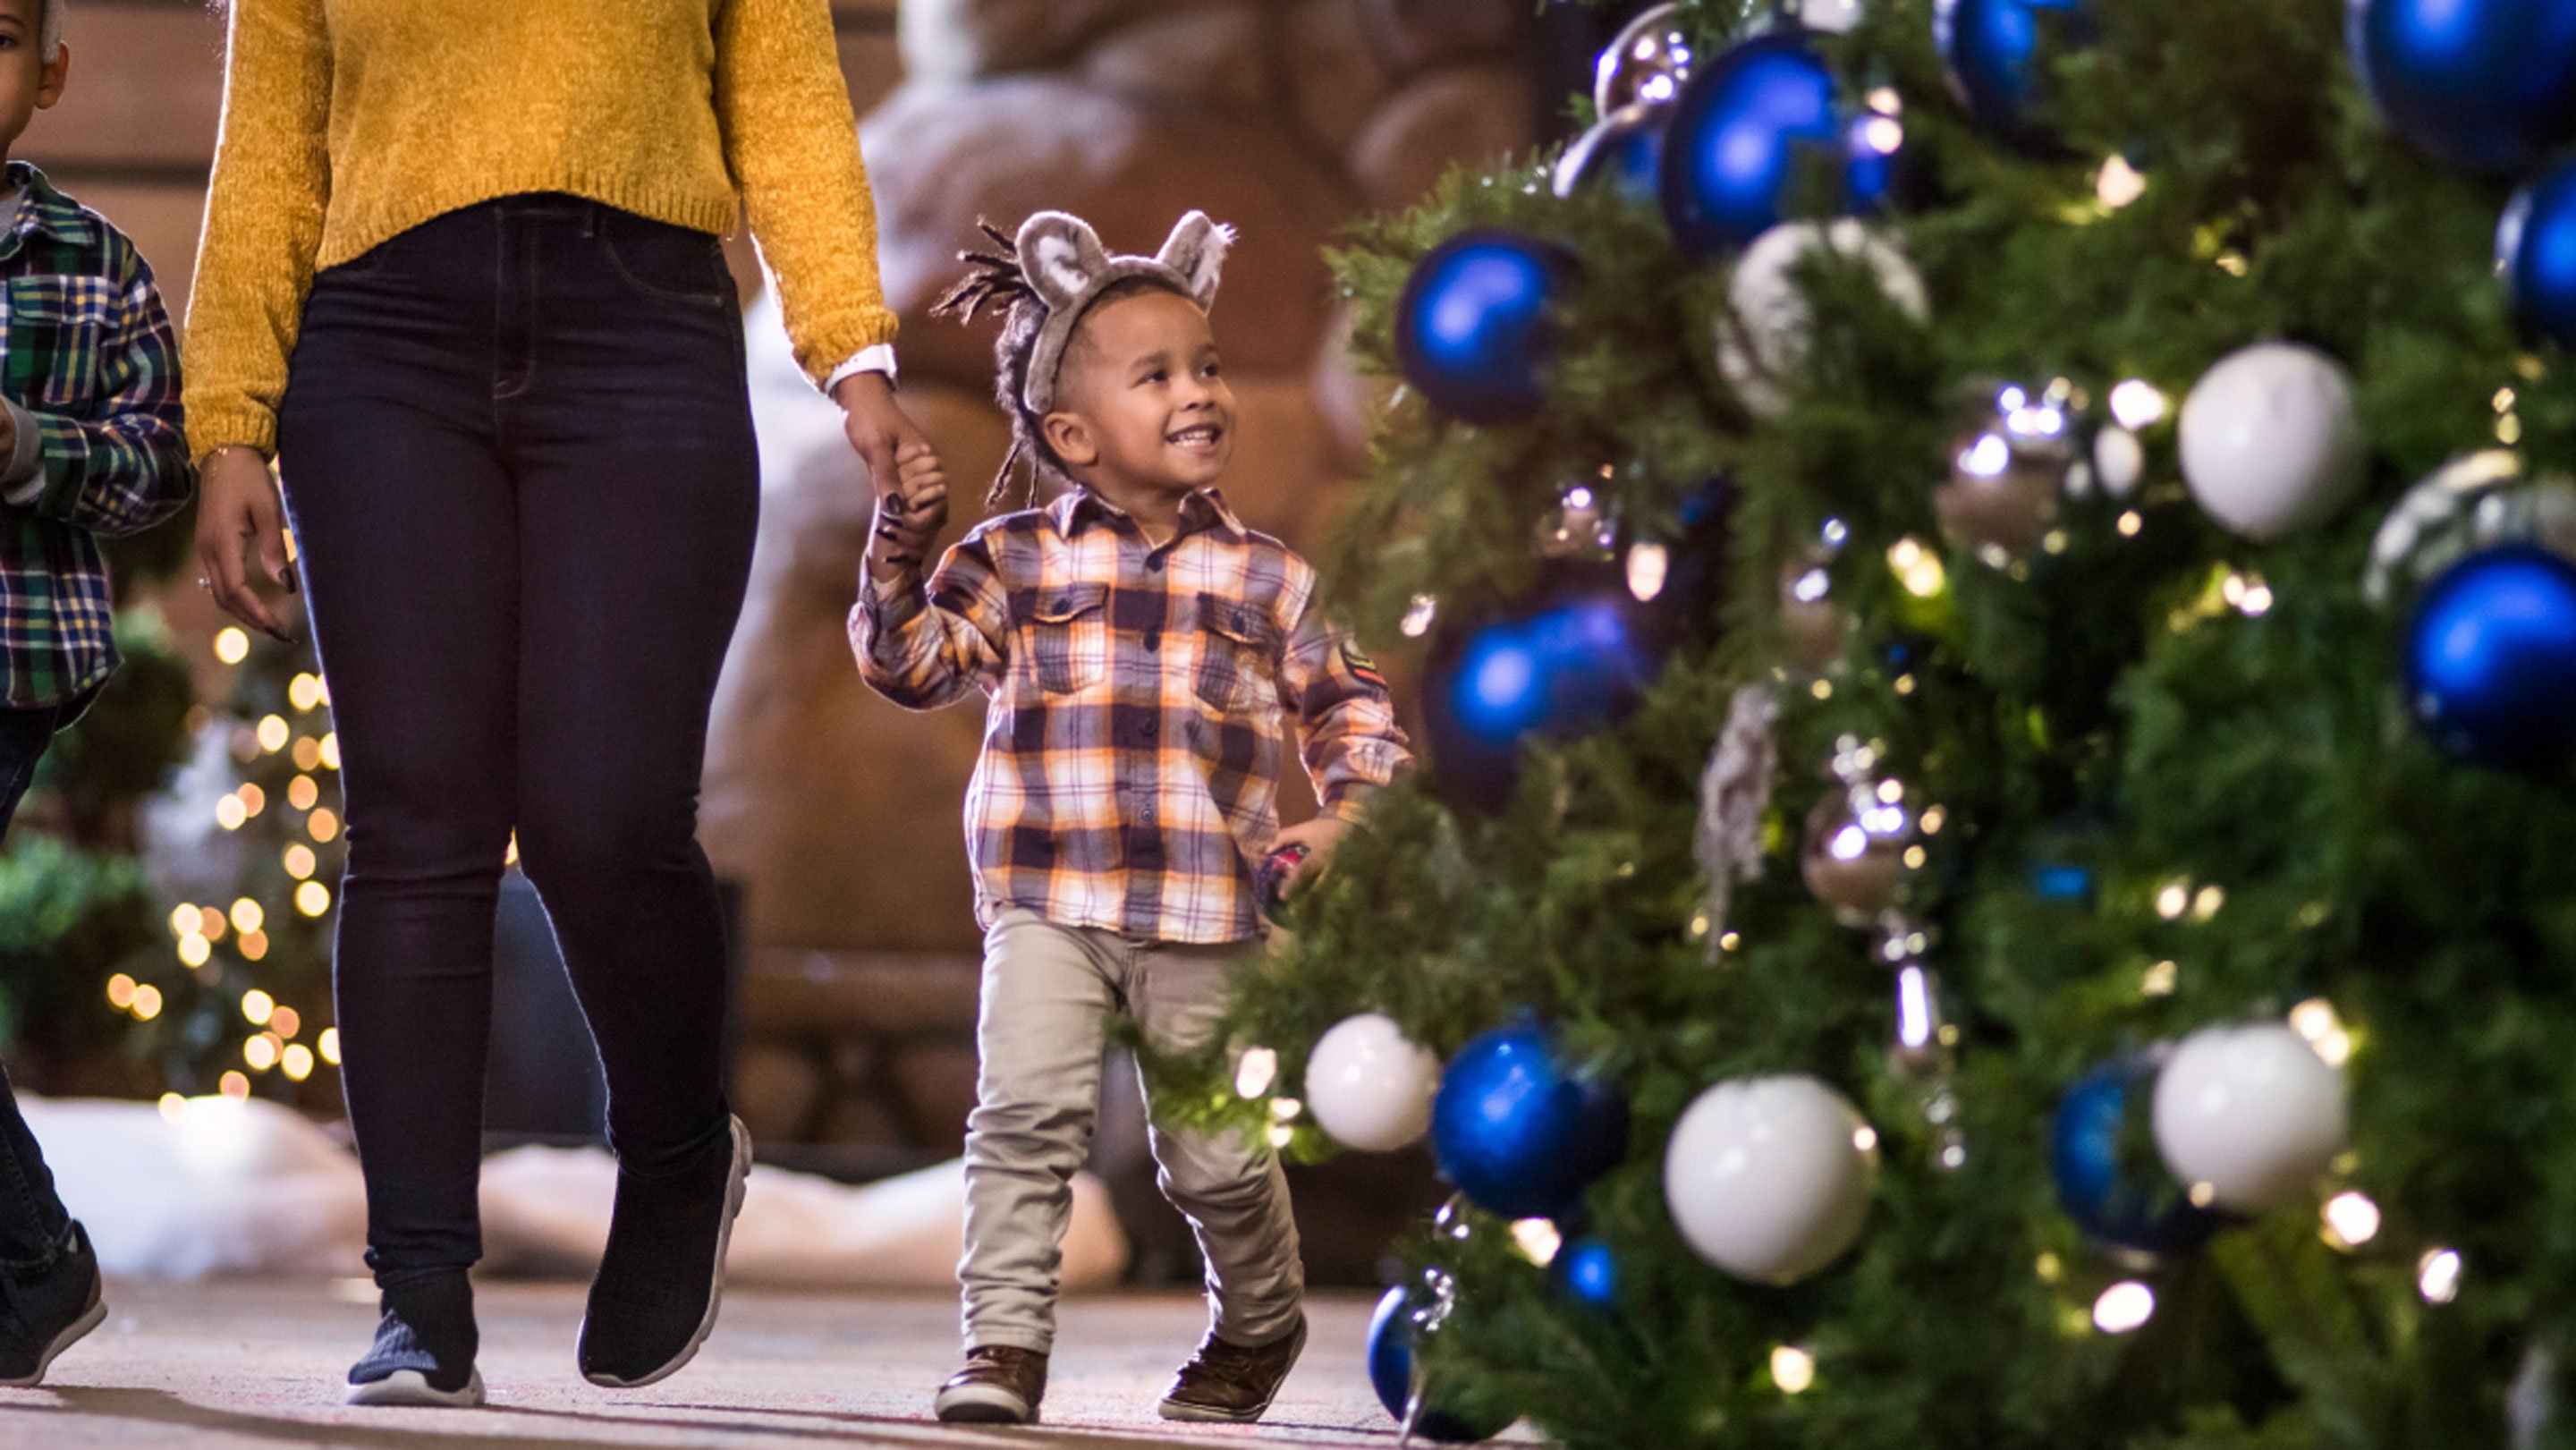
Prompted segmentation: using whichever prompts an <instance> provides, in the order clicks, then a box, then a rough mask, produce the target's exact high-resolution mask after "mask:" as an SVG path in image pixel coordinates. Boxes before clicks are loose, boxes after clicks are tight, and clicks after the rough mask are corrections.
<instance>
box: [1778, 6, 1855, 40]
mask: <svg viewBox="0 0 2576 1450" xmlns="http://www.w3.org/2000/svg"><path fill="white" fill-rule="evenodd" d="M1791 8H1792V9H1794V10H1795V11H1796V12H1797V16H1798V23H1799V24H1801V25H1803V26H1805V27H1807V28H1808V29H1809V30H1828V31H1832V32H1833V33H1834V34H1836V35H1842V34H1847V33H1849V32H1850V31H1851V30H1852V29H1853V28H1854V27H1855V26H1857V25H1859V24H1860V19H1861V11H1862V8H1863V6H1862V0H1798V3H1797V4H1796V5H1794V6H1792V7H1791Z"/></svg>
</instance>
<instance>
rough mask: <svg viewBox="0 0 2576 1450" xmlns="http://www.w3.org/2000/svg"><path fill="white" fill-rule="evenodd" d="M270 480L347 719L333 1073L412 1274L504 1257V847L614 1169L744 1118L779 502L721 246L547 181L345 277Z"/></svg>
mask: <svg viewBox="0 0 2576 1450" xmlns="http://www.w3.org/2000/svg"><path fill="white" fill-rule="evenodd" d="M278 461H279V468H280V472H281V477H282V479H283V481H284V484H285V488H286V499H287V507H288V511H289V515H290V517H291V518H292V520H293V523H294V528H295V536H296V542H297V544H298V547H299V550H300V556H301V559H302V564H301V566H300V567H301V568H302V571H303V578H304V584H305V591H306V596H307V602H308V604H309V607H310V609H311V617H312V621H313V628H314V632H315V641H316V644H317V645H318V647H319V649H320V653H321V657H322V663H323V666H324V669H325V671H326V672H327V674H328V675H329V678H330V681H331V696H332V702H333V703H332V710H333V717H334V718H333V724H334V728H336V729H337V730H338V732H339V736H340V753H341V760H342V766H343V769H342V784H343V789H344V791H345V793H346V805H347V815H348V845H349V862H348V874H347V877H346V879H345V882H344V884H343V886H342V888H341V892H342V894H341V917H340V923H339V938H338V943H337V956H336V964H335V968H334V976H333V982H334V990H335V994H336V997H337V1002H338V1009H339V1027H340V1040H341V1044H342V1051H343V1053H344V1060H345V1066H344V1067H343V1068H342V1070H341V1077H342V1082H343V1085H344V1087H345V1090H346V1095H347V1099H348V1105H349V1121H350V1125H351V1127H352V1128H353V1129H354V1130H355V1134H356V1137H357V1143H358V1156H359V1162H360V1165H361V1166H362V1167H363V1169H364V1170H365V1175H366V1184H367V1236H368V1244H369V1252H368V1261H369V1262H370V1263H371V1264H372V1265H374V1267H375V1269H376V1275H377V1279H378V1281H379V1282H380V1283H389V1282H393V1281H396V1280H399V1279H403V1278H408V1277H414V1276H417V1275H420V1274H424V1273H430V1272H442V1271H447V1270H453V1269H459V1268H463V1267H464V1266H466V1265H468V1264H471V1263H473V1262H474V1261H475V1260H476V1259H477V1258H478V1257H480V1256H481V1253H482V1233H481V1226H480V1224H479V1222H478V1219H477V1215H476V1211H475V1191H476V1178H477V1173H478V1169H479V1166H480V1160H481V1148H482V1103H483V1082H484V1066H485V1058H486V1054H487V1049H488V1044H489V1038H490V1027H491V1011H492V951H493V921H494V907H495V902H496V899H497V896H498V892H499V887H500V880H501V872H502V858H503V855H504V852H505V851H506V849H507V847H508V845H509V842H510V838H511V834H512V832H513V831H514V830H515V831H516V833H517V836H518V844H519V853H520V861H521V865H522V869H524V870H525V871H526V873H527V875H528V878H529V880H531V881H532V882H533V883H535V885H536V887H537V890H538V893H539V895H540V896H541V897H542V898H543V899H544V901H545V905H546V910H547V913H548V915H549V916H550V917H551V918H552V920H553V922H554V928H555V935H556V939H557V941H558V942H559V944H560V945H561V946H562V948H563V955H564V959H565V961H566V963H567V964H568V965H569V967H570V969H571V973H572V981H573V987H574V990H575V991H576V993H577V994H578V995H579V997H580V999H581V1004H582V1010H583V1012H584V1014H585V1015H586V1016H587V1017H588V1018H589V1021H590V1028H591V1035H592V1038H593V1040H594V1042H595V1043H596V1046H597V1049H598V1052H599V1056H600V1060H601V1064H602V1066H603V1067H604V1069H605V1071H606V1076H607V1081H608V1087H609V1104H608V1119H609V1136H610V1141H611V1143H612V1144H613V1146H614V1147H615V1148H616V1149H617V1151H618V1154H619V1156H620V1158H621V1160H622V1161H623V1162H624V1163H625V1164H626V1165H627V1166H628V1167H630V1168H634V1169H639V1170H643V1171H650V1170H651V1169H652V1168H653V1167H655V1166H658V1165H661V1164H665V1163H671V1162H675V1161H677V1160H680V1159H682V1158H685V1157H687V1156H689V1155H690V1154H692V1153H693V1152H695V1151H697V1150H698V1149H700V1148H702V1147H704V1146H706V1145H707V1144H709V1143H711V1142H713V1141H715V1140H716V1139H717V1137H718V1136H719V1135H721V1134H723V1133H724V1132H725V1131H727V1129H726V1124H725V1115H726V1110H725V1102H724V1096H723V1084H722V1078H721V1068H720V1064H719V1061H718V1058H719V1052H720V1048H721V1044H722V1041H723V1033H724V1016H725V1010H726V1003H727V1000H728V993H727V991H726V984H725V981H724V968H725V960H726V953H725V944H724V926H723V921H722V918H721V916H720V914H719V908H718V903H717V897H716V891H715V885H714V880H713V878H712V876H711V875H710V874H709V871H708V869H707V862H706V857H705V856H704V855H703V854H701V853H700V851H699V849H698V845H697V805H698V777H699V772H700V766H701V763H702V759H703V756H704V754H705V747H706V729H707V710H708V704H709V701H710V700H711V699H712V697H713V695H714V693H715V685H716V673H717V670H718V669H719V667H720V666H721V665H722V664H723V661H724V654H725V648H726V645H727V643H728V642H729V641H730V640H731V638H732V636H733V627H734V620H735V616H736V615H737V614H738V613H739V612H740V609H741V605H742V598H743V589H744V585H745V583H746V581H747V579H748V577H749V572H750V565H751V548H752V534H753V530H754V527H755V524H756V522H757V518H758V512H759V494H760V485H759V465H758V458H757V454H756V451H755V444H754V442H753V437H752V425H751V408H750V402H749V397H748V393H747V391H746V388H745V383H744V373H743V350H742V330H741V325H740V321H739V314H738V312H737V309H736V305H735V301H734V290H733V283H732V279H731V277H730V275H729V274H728V273H727V272H726V270H725V267H724V262H723V258H722V255H721V253H720V251H719V250H718V244H717V241H716V239H715V238H713V237H711V236H707V235H704V234H702V233H698V232H692V231H687V230H685V229H682V228H679V227H672V226H665V225H663V224H661V223H658V222H653V221H647V220H645V219H643V218H641V217H637V216H634V215H631V214H629V213H626V212H621V211H616V210H613V209H611V208H607V207H603V206H598V205H595V204H593V203H590V202H586V201H580V200H576V199H574V198H570V197H562V196H523V197H514V198H509V199H505V200H502V201H498V202H491V203H486V204H484V205H481V206H476V207H471V208H468V209H466V210H463V211H458V212H452V213H449V214H447V215H445V216H441V217H439V218H437V219H435V220H433V221H430V222H427V223H424V224H422V225H421V226H419V227H416V228H414V229H413V230H411V231H409V232H405V233H403V234H402V235H400V236H398V237H396V238H394V239H393V240H392V241H389V242H387V243H385V244H384V245H382V246H380V247H377V248H376V249H375V250H373V251H371V252H368V253H367V254H366V255H364V256H362V257H359V258H357V259H356V260H355V261H353V262H350V263H349V264H347V265H345V266H341V267H335V268H332V269H331V270H329V271H326V272H324V273H322V274H321V276H320V277H319V278H317V279H316V281H315V284H314V288H313V292H312V295H311V297H310V299H309V300H308V301H307V303H306V305H305V309H304V319H303V326H302V329H301V332H300V334H299V337H298V341H297V343H296V347H295V353H294V358H293V362H292V366H291V368H290V372H289V378H288V386H287V391H286V397H285V401H284V405H283V407H282V408H281V410H280V416H279V430H278Z"/></svg>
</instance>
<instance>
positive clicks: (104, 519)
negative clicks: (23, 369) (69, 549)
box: [0, 247, 195, 536]
mask: <svg viewBox="0 0 2576 1450" xmlns="http://www.w3.org/2000/svg"><path fill="white" fill-rule="evenodd" d="M117 257H118V270H117V275H115V276H113V277H109V278H101V279H90V278H83V279H78V280H80V281H81V282H85V283H95V285H99V286H102V287H106V288H110V289H112V293H113V295H112V296H111V297H110V298H109V299H108V317H109V326H108V328H107V329H106V332H105V334H104V336H102V337H101V339H100V342H99V375H100V380H101V396H100V397H99V398H98V400H97V401H96V402H94V403H92V404H91V405H90V406H88V407H86V408H82V409H80V410H78V411H77V412H56V411H53V410H51V409H49V408H47V407H46V406H45V404H44V403H43V402H42V400H41V396H40V395H39V394H38V390H36V389H30V390H29V392H30V395H29V396H27V397H12V398H11V399H10V403H11V407H10V408H9V409H8V420H7V422H6V423H5V424H0V427H5V428H6V429H7V431H8V433H9V435H10V436H9V439H8V443H9V447H7V448H6V449H0V468H5V469H6V476H5V477H0V500H5V501H7V502H9V503H12V504H16V505H19V506H21V507H24V508H31V509H34V510H35V511H36V512H38V513H40V514H43V515H45V516H46V517H48V518H53V519H58V520H60V521H62V522H63V523H66V524H69V525H71V526H72V527H74V528H78V529H86V530H88V531H89V532H91V533H93V534H100V535H108V536H114V535H121V534H132V533H139V532H141V531H142V530H144V529H148V528H150V527H152V526H153V525H154V524H157V523H159V522H161V521H162V520H163V519H166V518H168V517H169V516H170V515H172V514H174V513H177V512H178V511H179V509H180V508H181V507H182V506H183V505H185V504H186V503H187V502H188V493H189V489H190V487H191V484H192V482H193V480H194V477H195V473H194V470H192V469H191V468H190V467H189V466H188V442H187V438H186V435H185V433H184V431H183V429H182V425H181V419H180V411H179V348H178V341H177V338H176V336H175V335H174V334H173V333H172V331H171V328H170V315H169V313H168V312H167V311H166V310H164V308H163V307H162V305H161V293H160V290H159V289H158V288H156V287H155V286H154V285H153V283H152V271H151V269H150V268H149V267H146V266H145V265H144V264H143V259H142V258H141V257H140V256H138V255H136V254H135V252H134V251H133V249H132V248H130V247H124V248H119V249H118V250H117Z"/></svg>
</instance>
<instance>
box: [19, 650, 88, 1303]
mask: <svg viewBox="0 0 2576 1450" xmlns="http://www.w3.org/2000/svg"><path fill="white" fill-rule="evenodd" d="M87 703H88V702H87V700H86V699H81V700H73V701H71V702H69V703H67V704H62V705H47V706H43V707H41V708H38V709H33V710H8V709H0V840H5V839H6V837H7V835H8V831H9V818H10V817H11V816H12V815H14V814H16V812H17V809H18V798H19V797H20V796H23V795H25V794H26V793H27V782H28V781H29V780H31V779H33V778H34V777H35V774H36V760H37V758H38V757H39V756H42V755H43V754H44V753H45V746H46V745H47V744H48V743H50V742H51V741H52V740H53V738H54V732H55V731H56V730H59V729H61V728H62V727H63V726H65V725H68V724H70V723H71V722H72V721H73V720H76V719H78V718H79V717H80V712H81V708H82V706H83V705H85V704H87ZM70 1237H71V1215H70V1214H69V1213H68V1212H66V1211H65V1210H64V1208H63V1201H62V1199H61V1198H59V1197H57V1196H56V1195H55V1193H54V1175H53V1174H52V1172H50V1171H49V1170H48V1169H47V1168H46V1167H45V1155H44V1153H43V1152H42V1151H41V1150H40V1149H38V1148H37V1146H36V1138H35V1135H34V1134H32V1133H30V1132H28V1131H27V1120H26V1119H25V1118H23V1117H21V1116H19V1113H18V1100H17V1098H16V1096H15V1095H13V1094H12V1093H11V1092H10V1091H9V1079H8V1077H7V1075H6V1074H5V1073H0V1269H13V1268H35V1267H42V1266H45V1265H48V1264H50V1263H52V1261H53V1258H54V1256H55V1255H56V1254H59V1253H61V1252H62V1250H63V1246H64V1244H65V1243H67V1242H68V1241H69V1239H70Z"/></svg>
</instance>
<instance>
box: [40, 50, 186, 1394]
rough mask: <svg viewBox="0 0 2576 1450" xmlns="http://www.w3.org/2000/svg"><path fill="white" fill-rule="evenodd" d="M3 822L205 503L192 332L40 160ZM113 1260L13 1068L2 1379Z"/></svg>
mask: <svg viewBox="0 0 2576 1450" xmlns="http://www.w3.org/2000/svg"><path fill="white" fill-rule="evenodd" d="M62 11H63V0H0V157H5V156H6V154H7V152H8V149H9V148H11V147H13V146H15V145H16V144H17V141H18V137H19V135H20V133H22V132H24V131H25V130H26V129H27V121H28V118H29V117H31V116H33V115H34V114H35V113H36V112H37V111H38V110H40V109H43V108H45V107H49V106H51V105H53V104H54V102H56V101H57V100H60V99H61V98H62V94H63V80H64V77H65V74H66V73H67V72H68V70H69V68H70V63H71V52H70V51H69V50H68V49H67V48H66V47H65V46H64V45H63V43H62ZM0 282H4V283H5V285H6V287H7V289H8V306H7V309H6V313H5V317H6V321H5V324H0V833H5V832H6V831H7V830H8V825H9V817H10V815H11V814H12V813H13V812H14V811H16V809H17V806H18V798H19V797H20V796H21V795H22V794H24V793H25V791H26V789H27V781H28V779H29V778H30V777H31V776H32V775H33V774H34V773H35V769H36V758H37V757H38V756H40V755H42V754H43V753H44V750H45V746H46V743H47V742H48V741H50V740H51V739H52V738H53V735H54V732H55V731H57V730H60V729H62V728H63V727H65V726H67V725H69V724H71V723H72V721H74V720H75V719H78V718H79V716H80V713H81V711H82V709H83V708H84V707H86V706H87V705H88V704H89V701H90V697H91V696H93V695H94V694H96V693H97V691H98V686H99V684H100V682H101V681H103V680H105V679H106V678H107V676H108V673H109V672H110V671H111V670H113V669H115V668H116V647H115V644H114V642H113V640H112V639H111V637H110V632H109V626H110V618H109V612H108V589H107V571H106V568H105V566H104V565H103V564H102V563H101V562H100V559H99V552H98V544H97V542H96V540H97V538H98V536H100V535H117V534H130V533H133V532H135V531H137V530H140V529H146V528H149V527H151V526H152V525H153V524H156V523H158V522H160V521H161V520H162V519H165V518H167V517H169V516H170V515H171V514H172V513H175V512H177V511H178V509H179V507H180V506H181V505H183V504H185V503H186V502H187V500H188V490H189V479H190V473H189V468H188V456H187V454H188V451H187V446H186V444H185V443H184V442H183V441H182V438H181V431H180V422H179V374H178V344H177V340H176V339H175V338H174V337H173V336H172V334H171V331H170V319H169V316H168V315H167V314H166V313H165V312H164V311H163V310H162V306H161V294H160V292H159V290H158V289H156V288H155V287H154V286H153V284H152V272H151V269H150V268H148V267H146V266H144V265H143V259H142V258H141V257H140V256H138V255H136V253H135V250H134V244H133V243H131V242H129V241H127V240H126V239H125V237H124V236H123V234H121V233H119V232H118V231H117V230H116V228H114V227H112V226H109V225H108V224H107V222H106V221H105V220H104V219H103V218H101V217H100V216H99V215H98V214H97V213H96V212H93V211H90V210H88V209H87V208H85V207H82V206H80V205H78V204H77V203H75V202H73V201H71V200H70V199H69V198H67V197H65V196H64V195H63V194H62V193H60V192H58V191H56V190H54V189H53V188H52V187H51V186H48V185H46V183H45V178H44V176H43V175H42V174H41V173H39V172H38V171H37V170H36V169H35V168H34V167H32V166H29V165H27V164H26V163H25V162H23V161H11V162H8V163H7V174H6V180H5V181H0ZM99 1287H100V1286H99V1274H98V1256H97V1255H96V1254H94V1253H92V1252H91V1251H90V1246H89V1238H88V1236H87V1235H86V1234H84V1233H83V1232H82V1231H81V1227H80V1225H79V1224H77V1223H74V1222H72V1220H71V1217H70V1215H69V1214H67V1213H66V1212H65V1211H64V1209H63V1205H62V1201H61V1200H60V1199H58V1198H56V1197H55V1196H54V1181H53V1175H52V1174H51V1173H49V1172H47V1171H46V1168H45V1160H44V1156H43V1155H42V1154H41V1153H40V1152H38V1151H37V1148H36V1140H35V1138H34V1137H33V1136H31V1135H30V1134H29V1133H28V1131H27V1124H26V1121H25V1120H24V1119H23V1118H22V1117H20V1115H19V1113H18V1105H17V1103H16V1101H15V1100H14V1099H13V1098H12V1097H11V1096H10V1094H9V1091H8V1087H7V1080H6V1079H5V1078H0V1385H32V1384H35V1383H37V1382H38V1381H40V1380H42V1379H43V1378H44V1374H45V1367H46V1366H47V1365H49V1364H51V1363H52V1362H53V1358H54V1356H55V1355H57V1354H60V1353H61V1352H62V1351H63V1349H64V1348H65V1347H66V1346H68V1345H70V1344H71V1343H72V1342H73V1341H74V1340H77V1339H79V1338H80V1337H81V1336H82V1335H84V1334H87V1333H88V1332H89V1331H90V1330H92V1329H94V1328H96V1327H98V1325H99V1322H100V1321H101V1320H103V1319H105V1318H106V1317H107V1309H106V1306H105V1305H104V1304H102V1303H101V1302H100V1300H99Z"/></svg>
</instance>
